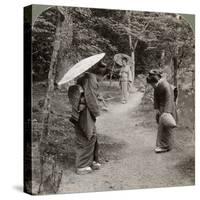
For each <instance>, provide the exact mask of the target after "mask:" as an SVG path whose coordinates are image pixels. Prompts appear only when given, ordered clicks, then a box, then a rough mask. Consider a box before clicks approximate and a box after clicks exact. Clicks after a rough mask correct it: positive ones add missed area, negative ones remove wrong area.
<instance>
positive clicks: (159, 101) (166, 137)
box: [154, 79, 177, 149]
mask: <svg viewBox="0 0 200 200" xmlns="http://www.w3.org/2000/svg"><path fill="white" fill-rule="evenodd" d="M154 108H155V109H158V110H159V112H160V115H161V114H162V113H171V114H172V116H173V117H174V119H175V120H177V112H176V105H175V101H174V90H173V88H172V86H171V85H170V84H169V83H168V82H167V81H166V80H165V79H160V80H159V81H158V84H157V87H156V88H155V89H154ZM159 117H160V116H157V122H158V133H157V141H156V146H157V147H161V148H167V149H170V148H171V143H172V139H171V137H172V132H173V129H172V128H170V127H165V126H164V125H163V124H162V123H161V122H160V121H159Z"/></svg>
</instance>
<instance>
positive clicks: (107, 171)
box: [24, 5, 195, 195]
mask: <svg viewBox="0 0 200 200" xmlns="http://www.w3.org/2000/svg"><path fill="white" fill-rule="evenodd" d="M194 18H195V16H194V15H192V14H178V13H168V12H166V13H164V12H150V11H142V10H141V11H134V10H115V9H99V8H85V7H67V6H48V5H30V6H27V7H25V8H24V91H25V94H24V95H25V96H24V113H25V114H24V192H26V193H29V194H33V195H44V194H45V195H47V194H65V193H85V192H102V191H119V190H133V189H146V188H163V187H178V186H193V185H195V34H194V24H191V23H190V21H189V20H188V19H193V20H194Z"/></svg>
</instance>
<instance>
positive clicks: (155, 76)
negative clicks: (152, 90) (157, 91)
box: [146, 69, 162, 84]
mask: <svg viewBox="0 0 200 200" xmlns="http://www.w3.org/2000/svg"><path fill="white" fill-rule="evenodd" d="M161 77H162V72H161V71H160V70H158V69H152V70H150V71H149V75H148V77H147V78H146V80H147V83H149V84H151V83H157V82H158V81H159V80H160V79H161Z"/></svg>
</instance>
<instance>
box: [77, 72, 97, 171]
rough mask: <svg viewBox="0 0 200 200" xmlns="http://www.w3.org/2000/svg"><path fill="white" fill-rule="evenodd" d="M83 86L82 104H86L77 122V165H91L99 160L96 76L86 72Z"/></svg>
mask: <svg viewBox="0 0 200 200" xmlns="http://www.w3.org/2000/svg"><path fill="white" fill-rule="evenodd" d="M79 84H80V85H81V87H82V88H83V91H84V92H83V94H82V96H81V100H80V105H82V106H83V105H85V106H84V109H83V110H81V111H80V114H79V120H78V122H77V123H76V124H75V132H76V140H75V143H76V167H77V168H83V167H87V166H90V165H91V164H92V162H93V161H96V162H98V142H97V134H96V126H95V122H96V117H98V116H99V115H100V111H99V106H98V100H97V93H96V91H97V89H98V83H97V80H96V76H95V75H94V74H91V73H86V75H85V76H84V77H83V78H82V80H81V81H80V83H79Z"/></svg>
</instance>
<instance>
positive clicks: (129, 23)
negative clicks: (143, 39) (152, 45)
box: [126, 11, 138, 85]
mask: <svg viewBox="0 0 200 200" xmlns="http://www.w3.org/2000/svg"><path fill="white" fill-rule="evenodd" d="M126 17H127V21H128V26H129V27H130V25H131V18H130V17H131V13H130V12H129V11H126ZM128 40H129V48H130V54H131V59H132V65H131V72H132V77H133V85H134V82H135V48H136V46H137V43H138V40H136V42H135V44H134V47H133V42H132V36H131V34H129V35H128Z"/></svg>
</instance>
